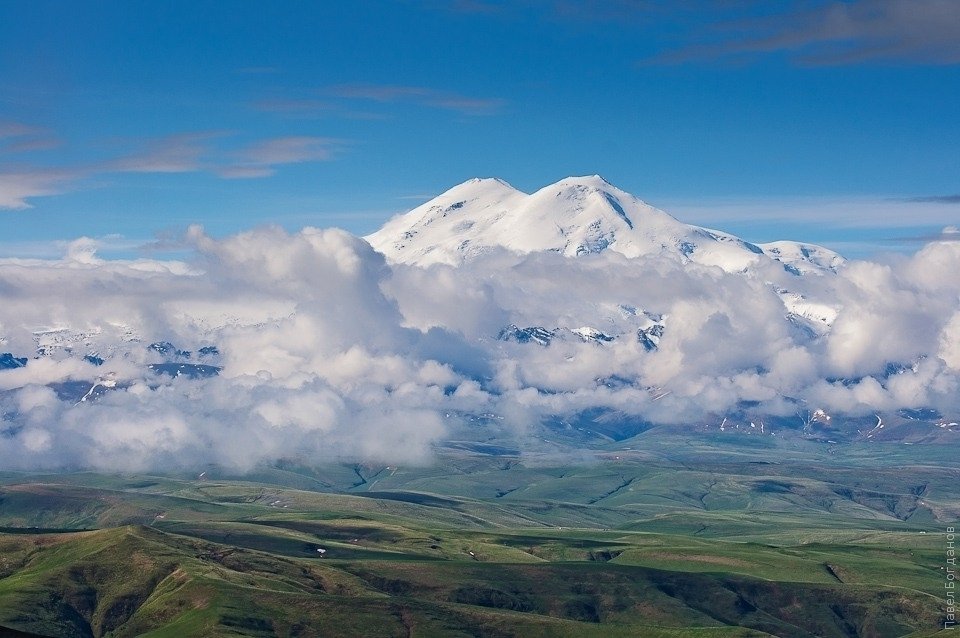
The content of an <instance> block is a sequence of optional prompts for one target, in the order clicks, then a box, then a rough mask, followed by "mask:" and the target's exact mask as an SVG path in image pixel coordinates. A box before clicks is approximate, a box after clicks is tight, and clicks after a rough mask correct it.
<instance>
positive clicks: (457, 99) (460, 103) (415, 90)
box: [326, 84, 506, 115]
mask: <svg viewBox="0 0 960 638" xmlns="http://www.w3.org/2000/svg"><path fill="white" fill-rule="evenodd" d="M326 92H327V93H328V94H330V95H332V96H335V97H338V98H343V99H348V100H362V101H372V102H380V103H384V104H386V103H408V104H417V105H420V106H427V107H432V108H438V109H444V110H448V111H455V112H457V113H460V114H462V115H493V114H496V113H498V112H499V111H500V110H501V109H502V108H503V107H504V106H505V105H506V101H505V100H502V99H500V98H481V97H473V96H468V95H462V94H459V93H455V92H452V91H443V90H439V89H432V88H428V87H423V86H403V85H392V84H341V85H338V86H332V87H329V88H327V89H326Z"/></svg>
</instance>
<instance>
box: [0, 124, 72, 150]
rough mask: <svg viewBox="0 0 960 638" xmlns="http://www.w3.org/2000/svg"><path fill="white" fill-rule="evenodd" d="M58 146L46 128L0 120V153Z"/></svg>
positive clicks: (57, 141) (57, 142)
mask: <svg viewBox="0 0 960 638" xmlns="http://www.w3.org/2000/svg"><path fill="white" fill-rule="evenodd" d="M58 146H60V141H59V140H58V139H56V137H54V136H53V135H52V134H51V133H50V132H49V131H48V130H47V129H44V128H40V127H37V126H30V125H28V124H23V123H21V122H11V121H0V153H6V154H13V153H25V152H29V151H42V150H49V149H52V148H56V147H58Z"/></svg>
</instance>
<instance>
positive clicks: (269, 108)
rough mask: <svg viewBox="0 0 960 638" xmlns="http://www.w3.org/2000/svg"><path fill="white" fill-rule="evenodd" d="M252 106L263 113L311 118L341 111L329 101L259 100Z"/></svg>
mask: <svg viewBox="0 0 960 638" xmlns="http://www.w3.org/2000/svg"><path fill="white" fill-rule="evenodd" d="M252 106H253V109H254V110H256V111H259V112H261V113H276V114H280V115H294V116H309V117H316V116H319V115H326V114H330V113H331V112H335V111H337V110H339V109H338V107H337V106H336V105H334V104H331V103H330V102H329V101H327V100H317V99H282V98H281V99H266V100H257V101H256V102H254V103H253V104H252Z"/></svg>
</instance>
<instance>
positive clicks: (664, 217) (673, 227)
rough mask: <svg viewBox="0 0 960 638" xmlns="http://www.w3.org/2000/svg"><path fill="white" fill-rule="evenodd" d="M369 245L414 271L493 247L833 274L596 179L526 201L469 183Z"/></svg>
mask: <svg viewBox="0 0 960 638" xmlns="http://www.w3.org/2000/svg"><path fill="white" fill-rule="evenodd" d="M366 239H367V241H369V242H370V244H371V245H372V246H373V247H374V248H375V249H377V250H378V251H380V252H382V253H383V254H384V255H386V257H387V258H388V259H389V260H391V261H395V262H403V263H408V264H416V265H420V266H427V265H430V264H434V263H446V264H451V265H459V264H461V263H463V262H464V261H469V260H471V259H473V258H476V257H478V256H480V255H482V254H484V253H487V252H490V251H491V250H495V249H507V250H510V251H513V252H516V253H521V254H523V253H533V252H554V253H559V254H561V255H565V256H568V257H576V256H579V255H584V254H591V253H600V252H604V251H607V250H610V251H613V252H616V253H620V254H622V255H624V256H625V257H630V258H633V257H641V256H655V257H658V258H659V257H664V258H670V259H675V260H677V261H680V262H681V263H686V262H690V261H693V262H698V263H701V264H704V265H709V266H718V267H720V268H722V269H724V270H727V271H731V272H739V271H743V270H746V269H748V268H750V267H751V266H752V265H754V264H756V263H757V262H758V261H760V260H765V259H776V260H777V261H782V263H783V264H784V265H785V266H786V265H789V266H794V268H793V270H792V271H791V272H793V271H796V274H801V271H802V270H803V268H802V267H799V266H798V265H797V263H798V262H804V263H809V265H811V266H813V267H815V268H816V269H818V270H819V269H823V268H824V267H826V268H830V266H829V265H827V262H829V261H830V260H831V259H832V257H833V255H832V254H830V255H828V254H826V253H825V252H822V249H821V252H818V251H817V250H816V248H817V247H812V246H802V247H800V246H798V247H793V246H788V245H786V244H783V245H780V246H775V247H772V248H776V249H777V250H776V251H774V250H771V252H770V253H765V252H764V250H762V249H761V248H759V247H757V246H754V245H753V244H749V243H747V242H745V241H743V240H741V239H739V238H737V237H734V236H733V235H728V234H726V233H721V232H718V231H712V230H708V229H705V228H700V227H698V226H691V225H689V224H684V223H683V222H680V221H678V220H677V219H675V218H673V217H671V216H670V215H669V214H667V213H665V212H664V211H662V210H659V209H657V208H654V207H653V206H650V205H649V204H646V203H644V202H643V201H641V200H640V199H638V198H636V197H634V196H633V195H631V194H630V193H627V192H625V191H623V190H621V189H619V188H617V187H616V186H614V185H612V184H611V183H610V182H608V181H607V180H605V179H604V178H603V177H601V176H600V175H585V176H571V177H566V178H564V179H561V180H560V181H558V182H556V183H554V184H550V185H549V186H545V187H543V188H541V189H540V190H538V191H536V192H535V193H532V194H529V195H528V194H526V193H523V192H521V191H519V190H517V189H515V188H514V187H512V186H511V185H510V184H508V183H507V182H505V181H503V180H501V179H496V178H483V179H481V178H474V179H471V180H468V181H466V182H464V183H462V184H459V185H458V186H455V187H453V188H451V189H450V190H448V191H446V192H445V193H443V194H442V195H439V196H438V197H436V198H434V199H432V200H430V201H429V202H426V203H425V204H423V205H421V206H419V207H417V208H415V209H413V210H412V211H410V212H409V213H406V214H403V215H399V216H397V217H395V218H393V219H392V220H390V221H389V222H387V224H386V225H384V226H383V228H381V229H380V230H378V231H377V232H375V233H373V234H371V235H368V236H367V237H366ZM820 261H823V262H824V263H819V262H820Z"/></svg>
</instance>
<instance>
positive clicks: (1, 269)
mask: <svg viewBox="0 0 960 638" xmlns="http://www.w3.org/2000/svg"><path fill="white" fill-rule="evenodd" d="M186 243H187V245H189V246H191V247H192V250H193V255H192V256H191V257H190V260H189V263H182V262H160V261H147V260H138V261H130V262H125V261H111V260H103V259H99V258H98V257H97V256H96V254H95V252H94V249H95V248H96V243H95V242H91V241H89V240H81V241H79V242H77V243H75V244H73V245H72V246H71V247H70V250H69V251H68V252H69V255H68V256H67V257H66V258H64V259H60V260H36V259H34V260H22V259H21V260H12V259H6V260H0V291H2V293H3V297H4V304H3V305H2V306H0V340H2V341H0V343H2V346H0V348H2V350H3V351H9V352H12V353H14V354H15V355H16V356H27V357H33V355H34V351H35V349H36V348H37V347H38V345H42V347H44V348H45V349H46V350H47V351H48V356H44V357H41V358H36V359H31V360H30V361H29V362H28V364H27V365H26V366H25V367H20V368H15V369H10V370H3V371H0V413H3V414H6V415H7V416H6V417H5V419H6V420H5V421H3V423H2V425H0V462H2V463H3V464H4V466H5V467H92V468H98V469H119V470H137V469H144V468H152V467H159V466H164V467H196V466H198V465H203V464H207V463H217V464H222V465H225V466H230V467H234V468H241V469H245V468H251V467H253V466H255V465H256V464H257V463H261V462H268V461H271V460H275V459H277V458H282V457H287V458H290V457H293V458H303V459H306V460H319V459H338V458H339V459H346V458H352V459H356V458H362V459H378V460H382V461H384V462H391V463H396V462H404V463H419V462H424V461H426V460H427V459H428V458H429V456H430V450H431V447H432V445H433V444H434V443H435V442H436V441H438V440H440V439H442V438H443V437H444V436H446V435H447V433H448V432H449V431H450V430H449V428H450V427H451V426H453V425H454V424H457V423H458V421H457V420H456V418H451V417H448V416H447V415H456V414H461V413H470V414H481V413H484V414H496V415H499V416H500V417H502V419H500V420H498V421H497V422H498V423H500V426H498V427H502V428H504V429H505V430H506V431H508V432H513V433H514V434H515V435H516V436H517V437H519V438H520V439H523V437H525V436H527V434H529V433H531V432H532V431H533V429H534V428H535V427H536V425H537V423H539V422H540V420H542V419H545V418H558V419H561V420H562V419H568V420H569V419H575V418H576V415H577V414H578V413H580V412H582V411H584V410H588V409H593V408H601V409H606V410H612V411H615V412H617V413H621V414H624V415H632V416H633V417H635V418H642V419H645V420H650V421H659V422H682V423H696V422H698V421H700V420H701V419H703V418H704V417H705V415H707V414H718V413H719V414H723V413H724V412H725V411H732V410H737V409H738V406H739V405H740V404H741V403H742V402H744V401H747V402H756V403H757V404H758V405H759V407H758V408H757V409H760V410H764V411H767V412H768V413H770V414H791V413H792V412H793V411H796V410H797V409H798V407H797V406H798V405H804V406H822V407H824V408H827V409H830V410H834V411H842V412H847V413H850V414H863V413H868V412H869V411H873V410H893V409H897V408H901V407H918V406H920V405H924V406H930V407H935V408H938V409H941V410H943V411H951V410H952V411H953V412H957V411H960V400H958V396H960V395H958V392H957V389H958V387H960V354H958V353H960V328H958V326H960V319H958V317H960V281H958V280H957V278H956V277H955V273H956V272H960V243H958V242H941V243H936V244H931V245H929V246H927V247H925V248H924V249H922V250H921V251H919V252H918V253H917V254H916V255H914V256H913V257H909V258H907V257H903V258H898V259H894V260H891V261H890V262H889V263H886V264H877V263H870V262H854V263H852V264H851V265H850V266H848V267H847V268H845V269H843V270H841V272H840V274H839V275H837V276H824V277H807V278H798V277H795V276H793V275H790V274H788V273H786V272H785V271H783V270H782V269H778V268H777V267H776V266H775V265H773V264H772V265H769V267H760V268H759V269H758V270H757V271H755V272H754V274H747V275H744V274H737V273H725V272H723V271H720V270H719V269H716V268H710V267H705V266H698V265H696V264H687V265H681V264H679V263H672V262H669V261H666V260H657V259H646V258H638V259H633V260H631V259H627V258H625V257H623V256H621V255H617V254H614V253H604V254H601V255H593V256H589V257H584V258H580V259H567V258H563V257H561V256H558V255H554V254H531V255H526V256H518V255H515V254H512V253H507V252H501V251H492V252H491V253H490V254H488V255H486V256H484V257H482V258H479V259H477V260H476V261H474V262H471V263H470V264H468V265H465V266H462V267H460V268H456V269H455V268H452V267H448V266H433V267H431V268H428V269H419V268H411V267H402V266H396V267H391V266H389V265H388V264H387V263H386V262H385V260H384V258H383V257H382V256H381V255H379V254H378V253H376V252H374V251H373V249H372V248H371V247H370V246H369V245H368V244H366V243H365V242H364V241H363V240H361V239H359V238H356V237H354V236H352V235H350V234H348V233H346V232H343V231H339V230H321V229H314V228H305V229H303V230H302V231H300V232H298V233H288V232H285V231H283V230H280V229H277V228H267V229H261V230H257V231H252V232H246V233H241V234H238V235H233V236H230V237H226V238H224V239H214V238H211V237H209V236H208V235H206V234H205V233H204V232H203V231H202V229H200V228H192V229H190V231H189V232H188V233H187V237H186ZM771 284H772V285H776V286H778V287H780V288H781V289H790V290H791V291H793V292H795V293H797V294H803V295H804V296H805V297H806V298H807V299H809V300H810V301H811V303H813V302H816V303H829V304H830V305H832V306H833V307H834V308H835V309H836V312H837V317H836V320H835V322H834V325H833V328H832V331H831V332H830V333H829V334H828V336H826V337H824V338H815V337H813V336H811V335H810V334H808V333H806V332H804V331H802V330H798V329H797V328H796V326H794V325H793V324H791V323H790V322H789V321H788V320H787V319H786V317H785V315H786V309H785V308H784V306H783V304H782V303H781V301H780V298H779V297H778V295H777V294H776V293H775V292H774V290H773V288H772V285H771ZM644 311H646V313H647V314H644ZM661 315H662V317H663V318H662V322H663V324H664V326H665V329H664V333H663V335H662V337H661V339H660V345H659V349H658V350H655V351H650V352H648V351H647V349H646V347H644V345H643V343H642V342H641V341H640V340H639V339H638V338H637V330H638V329H641V328H643V327H645V326H649V325H650V322H651V321H652V319H650V317H651V316H654V317H658V316H661ZM510 324H514V325H516V326H520V327H530V326H541V327H544V328H546V329H547V330H548V331H551V332H553V338H552V339H553V340H552V343H551V344H550V345H549V346H546V347H544V346H540V345H537V344H535V343H516V342H512V341H502V340H498V339H497V335H498V333H499V331H500V330H501V329H503V328H504V327H506V326H508V325H510ZM584 326H587V327H591V328H594V329H595V330H597V331H600V332H602V333H604V334H606V335H609V336H612V337H613V340H612V341H606V342H601V343H595V342H592V341H589V340H588V341H584V340H583V339H581V337H579V336H577V334H576V333H574V332H571V330H573V329H579V328H582V327H584ZM160 340H169V341H171V342H173V343H175V344H176V345H177V346H178V347H181V348H184V349H187V350H191V351H192V352H194V353H196V351H197V349H198V348H199V347H201V346H204V345H213V344H215V345H216V346H217V347H218V348H219V349H220V352H221V353H222V354H221V356H220V357H219V359H218V360H217V363H218V364H219V365H222V366H223V370H222V372H221V374H220V376H218V377H215V378H210V379H203V380H191V379H187V378H176V379H169V378H165V377H158V376H156V375H155V374H153V373H151V372H149V370H148V369H147V368H146V364H148V363H151V362H156V356H157V355H156V353H151V352H149V351H147V349H146V347H145V346H146V344H149V343H150V342H152V341H160ZM68 349H72V354H71V353H70V352H68ZM88 353H97V354H98V355H100V356H102V357H103V358H104V359H106V363H104V365H103V366H100V367H96V366H94V365H93V364H92V363H89V362H87V361H84V360H82V358H81V357H82V355H84V354H88ZM191 360H192V361H197V359H196V358H193V359H191ZM888 364H897V365H899V366H900V368H899V369H901V370H902V374H896V375H892V376H889V377H888V376H887V374H886V372H885V369H886V367H887V365H888ZM840 376H842V377H845V381H844V382H842V383H841V382H839V381H834V380H833V378H834V377H840ZM98 378H100V379H103V380H109V382H110V383H111V384H113V383H115V384H116V388H115V389H113V390H112V391H109V392H106V393H104V394H103V395H102V396H101V397H100V398H99V399H97V400H91V401H86V402H81V403H79V404H77V402H76V400H75V399H67V398H60V397H59V396H58V395H57V393H56V392H54V389H58V388H61V387H62V384H69V383H70V382H74V381H83V382H88V383H92V382H93V381H95V380H97V379H98ZM106 382H107V381H104V383H106ZM58 384H60V385H58ZM798 402H799V403H798ZM461 426H463V427H466V426H465V425H463V424H459V425H457V427H461Z"/></svg>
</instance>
